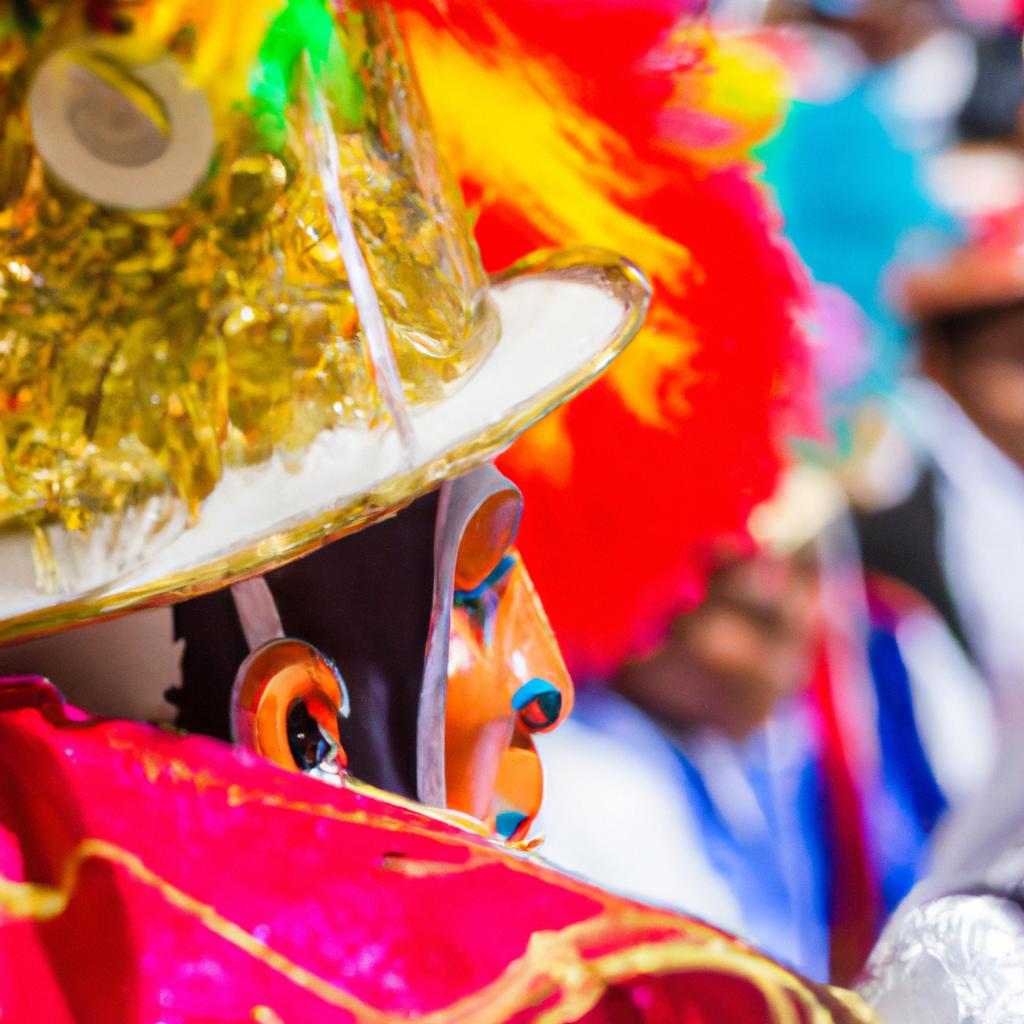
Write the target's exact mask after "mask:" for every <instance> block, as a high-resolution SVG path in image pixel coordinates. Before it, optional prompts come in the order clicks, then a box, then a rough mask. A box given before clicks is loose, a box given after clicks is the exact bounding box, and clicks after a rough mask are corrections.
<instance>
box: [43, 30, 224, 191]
mask: <svg viewBox="0 0 1024 1024" xmlns="http://www.w3.org/2000/svg"><path fill="white" fill-rule="evenodd" d="M28 109H29V116H30V117H31V120H32V134H33V137H34V140H35V145H36V149H37V150H38V151H39V154H40V156H42V158H43V161H44V162H45V163H46V166H47V168H48V169H49V170H50V171H51V172H52V173H53V174H54V175H55V176H56V177H57V178H59V179H60V180H61V181H62V182H64V183H65V184H66V185H69V186H70V187H71V188H73V189H74V190H75V191H76V192H79V193H81V194H82V195H83V196H85V197H86V198H88V199H91V200H92V201H93V202H95V203H99V204H100V205H102V206H113V207H118V208H121V209H128V210H159V209H164V208H166V207H168V206H173V205H174V204H175V203H178V202H180V201H181V200H182V199H184V198H185V197H186V196H188V195H189V194H190V193H191V192H192V190H193V189H194V188H195V187H196V185H197V184H198V183H199V182H200V181H201V180H202V179H203V177H204V176H205V175H206V173H207V171H208V170H209V167H210V161H211V160H212V158H213V150H214V145H215V141H216V140H215V136H214V130H213V118H212V116H211V114H210V107H209V104H208V103H207V100H206V96H205V95H204V93H203V92H202V90H201V89H197V88H195V87H194V86H192V85H190V84H189V83H188V81H187V80H186V76H185V71H184V68H183V67H182V66H181V64H180V63H178V61H176V60H175V59H174V58H172V57H164V58H162V59H160V60H158V61H154V62H153V63H151V64H145V65H140V66H138V67H128V66H127V65H125V64H123V63H121V62H119V61H118V60H117V58H116V57H115V56H113V55H112V54H109V53H105V52H104V51H103V50H102V49H98V48H97V49H94V50H91V51H90V50H88V49H86V48H85V47H84V46H83V45H82V44H76V45H73V46H68V47H65V48H63V49H61V50H58V51H56V52H55V53H53V54H51V55H50V56H49V57H48V58H47V59H46V61H44V63H43V65H42V66H41V67H40V69H39V71H38V73H37V74H36V77H35V80H34V81H33V83H32V88H31V90H30V92H29V97H28Z"/></svg>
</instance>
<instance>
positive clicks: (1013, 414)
mask: <svg viewBox="0 0 1024 1024" xmlns="http://www.w3.org/2000/svg"><path fill="white" fill-rule="evenodd" d="M925 370H926V372H927V373H928V374H929V376H931V377H932V378H933V379H934V380H936V381H937V382H938V383H939V384H941V385H942V387H943V388H945V390H946V391H947V392H948V393H949V394H950V395H952V397H953V398H955V399H956V401H957V402H958V403H959V404H960V406H961V408H962V409H963V410H964V412H966V413H967V415H968V416H970V418H971V419H972V420H973V421H974V423H975V425H976V426H977V427H978V429H979V430H981V432H982V433H983V434H984V435H985V436H986V437H987V438H988V439H989V440H990V441H992V443H993V444H995V445H996V446H997V447H998V448H999V449H1000V450H1001V451H1002V452H1003V453H1004V454H1005V455H1007V456H1009V458H1011V459H1013V461H1014V462H1016V463H1017V465H1018V466H1020V467H1021V468H1022V469H1024V303H1020V304H1017V305H1015V306H1010V307H1008V308H1006V309H1002V310H997V311H994V312H992V313H991V314H990V315H988V316H986V317H984V318H983V319H980V320H978V321H977V322H976V323H975V324H974V325H972V326H971V328H970V329H969V330H968V331H967V332H966V333H965V334H964V336H963V337H961V338H958V339H957V340H956V341H954V342H949V341H948V340H946V339H944V338H932V339H930V340H929V341H928V342H927V345H926V349H925Z"/></svg>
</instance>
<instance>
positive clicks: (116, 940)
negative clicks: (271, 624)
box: [0, 679, 869, 1024]
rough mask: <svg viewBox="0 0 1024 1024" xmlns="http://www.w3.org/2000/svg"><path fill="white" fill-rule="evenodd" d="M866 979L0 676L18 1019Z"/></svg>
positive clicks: (466, 1011) (753, 995)
mask: <svg viewBox="0 0 1024 1024" xmlns="http://www.w3.org/2000/svg"><path fill="white" fill-rule="evenodd" d="M441 920H443V921H444V925H445V926H444V927H443V928H438V926H437V925H438V922H439V921H441ZM851 999H852V997H849V996H843V997H842V998H840V997H839V996H838V995H837V994H836V993H834V992H832V991H830V990H827V989H824V988H821V987H817V986H814V985H812V984H811V983H810V982H807V981H804V980H803V979H801V978H799V977H798V976H796V975H794V974H792V973H790V972H789V971H787V970H785V969H784V968H782V967H780V966H778V965H776V964H774V963H772V962H771V961H770V960H768V959H766V958H765V957H763V956H761V955H759V954H757V953H756V952H754V951H752V950H751V949H749V948H748V947H746V946H745V945H743V944H742V943H740V942H738V941H737V940H734V939H731V938H729V937H728V936H726V935H724V934H722V933H720V932H718V931H716V930H715V929H712V928H710V927H708V926H707V925H704V924H702V923H700V922H697V921H695V920H692V919H689V918H685V917H680V916H677V915H674V914H670V913H666V912H663V911H657V910H653V909H650V908H646V907H644V906H642V905H640V904H637V903H633V902H631V901H628V900H623V899H619V898H617V897H613V896H610V895H608V894H605V893H602V892H600V891H599V890H597V889H594V888H591V887H589V886H586V885H584V884H582V883H579V882H577V881H574V880H572V879H569V878H567V877H565V876H563V875H561V874H559V873H557V872H555V871H553V870H551V869H549V868H546V867H544V866H542V865H539V864H537V863H536V862H535V861H533V860H532V859H531V858H530V857H529V855H528V854H527V853H525V852H522V853H517V852H516V851H514V850H509V849H508V848H507V847H503V846H499V845H498V844H495V843H492V842H490V841H488V840H486V839H484V838H482V837H480V836H478V835H474V834H473V833H471V832H469V831H467V830H466V829H464V828H462V827H460V826H459V824H458V823H457V822H454V821H451V820H445V819H444V818H442V817H440V816H430V815H428V814H426V813H424V812H423V810H422V809H421V808H417V807H414V806H413V805H411V804H406V803H404V802H402V801H400V800H396V799H392V798H389V799H385V798H384V797H383V795H381V794H377V793H367V792H357V791H353V790H351V789H344V788H334V787H331V786H328V785H325V784H324V783H322V782H319V781H316V780H313V779H309V778H306V777H304V776H301V775H299V774H297V773H288V772H284V771H282V770H280V769H278V768H275V767H274V766H273V765H271V764H269V763H267V762H266V761H264V760H262V759H260V758H257V757H255V756H252V755H250V754H247V753H245V752H243V751H241V750H238V749H234V748H231V747H229V746H227V745H225V744H221V743H219V742H217V741H214V740H209V739H205V738H201V737H183V736H180V735H178V734H176V733H172V732H166V731H160V730H157V729H153V728H151V727H148V726H144V725H139V724H137V723H129V722H123V721H95V720H89V719H87V718H86V717H85V716H84V715H82V714H80V713H78V712H76V711H74V710H73V709H71V708H70V707H66V706H65V705H64V704H63V703H62V701H61V699H60V697H59V695H58V694H57V693H56V691H55V690H54V689H53V688H52V687H50V686H49V684H47V683H45V682H43V681H41V680H37V679H15V680H9V681H5V682H4V683H2V684H0V1007H2V1008H3V1010H4V1019H5V1020H9V1021H14V1022H20V1021H28V1020H40V1019H45V1020H47V1021H49V1022H52V1024H63V1022H65V1021H69V1022H70V1021H75V1022H81V1021H112V1020H117V1021H121V1022H125V1024H129V1022H134V1021H139V1022H142V1021H151V1020H155V1019H157V1018H158V1017H159V1019H161V1020H167V1021H170V1020H174V1021H195V1020H199V1019H202V1020H218V1021H253V1020H256V1021H291V1020H302V1019H312V1018H313V1016H314V1015H317V1014H319V1015H320V1018H321V1019H330V1020H358V1021H374V1022H390V1021H394V1022H396V1024H397V1022H398V1021H405V1020H408V1019H409V1018H411V1017H415V1018H421V1019H426V1020H431V1021H449V1020H451V1021H456V1020H457V1021H479V1022H494V1024H498V1022H503V1021H534V1020H537V1021H540V1020H544V1021H573V1020H586V1021H591V1022H598V1021H612V1020H622V1019H630V1020H637V1021H640V1020H655V1019H659V1020H667V1019H670V1018H671V1019H673V1020H679V1019H685V1020H688V1021H694V1022H700V1021H712V1020H713V1021H731V1020H735V1021H760V1020H765V1021H769V1020H794V1021H797V1020H800V1021H803V1020H807V1021H810V1020H815V1021H818V1020H824V1021H831V1020H834V1021H843V1022H848V1021H857V1020H867V1019H869V1018H868V1017H867V1016H865V1011H862V1010H861V1009H860V1008H859V1006H858V1005H854V1004H853V1002H851ZM199 1008H201V1011H200V1010H199ZM197 1013H198V1014H199V1016H197ZM325 1013H327V1014H329V1016H328V1017H326V1018H325V1017H324V1016H323V1015H324V1014H325ZM623 1014H625V1018H624V1017H623Z"/></svg>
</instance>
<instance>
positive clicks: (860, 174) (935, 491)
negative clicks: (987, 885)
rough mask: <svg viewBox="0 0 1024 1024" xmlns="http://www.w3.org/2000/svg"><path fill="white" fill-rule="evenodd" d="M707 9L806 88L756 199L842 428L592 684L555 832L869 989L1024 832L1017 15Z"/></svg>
mask: <svg viewBox="0 0 1024 1024" xmlns="http://www.w3.org/2000/svg"><path fill="white" fill-rule="evenodd" d="M711 11H712V17H713V19H714V20H715V22H716V26H717V27H718V28H720V29H721V30H722V31H723V32H724V33H726V34H729V33H733V34H736V35H738V36H743V37H746V38H747V39H749V40H750V41H751V42H752V43H753V44H755V45H756V46H757V47H759V48H761V50H762V52H763V53H765V54H768V55H770V57H771V59H772V60H774V61H777V62H778V65H779V66H780V67H781V68H782V71H783V76H784V81H785V92H786V113H785V117H784V119H783V121H782V123H781V125H780V127H779V128H778V130H777V131H775V132H774V134H773V135H772V136H771V137H770V138H769V139H768V140H767V141H766V142H765V143H764V144H763V145H761V146H760V148H759V150H758V151H757V153H756V158H757V161H758V171H757V174H758V180H759V182H760V183H761V186H762V187H763V189H764V190H765V191H766V192H767V194H768V196H769V201H770V202H771V203H772V204H773V205H774V207H775V208H776V209H777V210H778V212H779V213H780V215H781V217H782V218H783V225H784V226H783V232H784V235H785V237H786V239H787V241H788V244H789V245H790V246H791V247H792V250H793V251H794V252H795V253H797V254H798V255H799V257H800V259H801V260H802V261H803V263H804V264H805V265H806V267H807V268H808V272H809V275H810V288H811V293H810V298H809V300H808V301H807V303H806V304H805V305H806V308H805V310H804V313H803V316H804V318H805V322H804V323H803V325H802V327H803V330H804V332H805V335H806V339H807V343H808V345H809V347H810V351H811V355H812V363H813V374H812V377H813V380H812V381H811V382H809V383H808V385H807V386H808V387H809V388H810V389H812V390H813V392H814V395H813V398H814V403H815V404H816V406H817V408H818V409H819V410H820V420H821V422H820V429H818V430H814V431H807V430H805V431H803V432H802V433H801V432H797V436H792V437H790V439H789V440H788V442H787V444H788V454H789V459H788V469H787V471H786V473H785V474H784V478H783V480H782V482H781V484H780V486H779V488H778V490H777V493H776V494H775V495H774V497H773V498H772V499H771V500H770V501H768V502H767V503H764V504H762V505H761V506H759V507H758V508H757V509H755V511H754V513H753V515H752V517H751V520H750V533H751V537H752V538H753V541H752V542H751V543H748V544H739V545H736V544H724V543H723V544H722V545H721V547H720V549H716V550H714V551H712V552H711V553H710V554H709V558H710V560H711V573H710V583H709V585H708V588H707V593H706V595H705V596H704V597H703V599H702V600H701V601H700V603H698V604H696V606H694V605H693V604H692V602H691V603H690V604H685V603H682V602H681V603H680V605H679V607H678V612H677V614H676V615H675V617H674V618H673V619H672V621H671V625H670V626H669V628H668V632H667V636H665V637H664V638H663V640H662V641H661V642H660V643H657V644H653V645H651V647H650V650H649V652H648V653H646V654H644V656H642V657H637V656H631V657H629V658H627V659H626V660H624V661H622V663H621V664H619V665H617V666H616V667H615V668H613V669H611V670H609V671H606V672H603V673H600V678H594V679H591V680H582V681H581V682H582V684H583V685H581V686H580V693H579V700H578V707H577V709H576V711H575V712H574V715H573V717H572V719H571V720H570V722H569V723H568V725H567V726H566V728H564V729H563V730H561V731H559V732H557V733H554V734H552V735H551V736H549V737H544V738H543V739H544V744H543V746H542V748H541V754H542V757H543V759H544V761H545V763H546V765H547V768H548V771H547V772H546V780H547V781H546V787H547V788H546V795H545V806H544V811H543V812H542V821H541V822H540V828H539V831H541V832H543V833H545V835H546V842H545V846H544V851H545V855H546V856H547V857H548V858H549V859H551V860H553V861H555V862H556V863H558V864H560V865H562V866H564V867H566V868H567V869H569V870H571V871H573V872H575V873H578V874H580V875H582V876H584V877H587V878H591V879H594V880H596V881H598V882H600V883H602V884H604V885H606V886H608V887H611V888H614V889H618V890H620V891H622V892H625V893H627V894H629V895H633V896H636V897H638V898H642V899H644V900H648V901H652V902H655V903H659V904H663V905H668V906H672V907H676V908H680V909H683V910H686V911H689V912H691V913H695V914H697V915H699V916H702V917H705V918H707V919H708V920H710V921H712V922H713V923H715V924H719V925H721V926H723V927H726V928H729V929H734V930H737V931H738V932H739V933H740V934H742V935H744V936H746V937H747V938H749V939H750V941H752V942H754V943H755V944H757V945H759V946H762V947H764V948H766V949H767V950H768V951H769V952H771V953H772V954H774V955H775V956H777V957H779V958H781V959H782V960H784V961H786V962H788V963H791V964H794V965H795V966H797V967H798V968H800V969H801V970H803V971H805V972H806V973H807V974H809V975H811V976H812V977H815V978H819V979H832V980H833V981H837V982H849V981H850V980H851V979H852V978H853V977H854V976H855V975H856V973H857V971H858V969H859V968H860V967H861V966H862V964H863V962H864V958H865V957H866V955H867V953H868V951H869V950H870V948H871V945H872V943H873V942H874V941H875V939H876V937H877V935H878V932H879V929H880V928H881V927H882V925H883V923H884V921H885V920H886V918H887V916H888V915H890V914H891V913H892V911H893V910H894V909H895V908H896V906H897V905H898V904H899V903H900V901H901V900H903V899H904V898H905V897H906V895H907V893H908V892H910V890H911V889H912V887H913V886H914V885H915V883H916V882H918V881H919V880H920V879H921V878H923V877H925V876H930V877H932V878H933V879H934V878H935V877H941V876H942V875H943V873H944V872H945V873H947V874H952V873H955V872H956V871H960V870H963V869H964V867H965V865H969V864H970V863H971V862H972V858H975V859H976V858H978V857H981V856H982V850H983V848H984V847H985V845H986V844H989V845H991V844H992V843H994V842H998V838H999V835H1000V834H1003V833H1005V832H1006V831H1007V830H1008V829H1012V828H1013V827H1015V826H1014V824H1013V821H1012V820H1011V819H1013V817H1014V814H1015V813H1016V812H1015V811H1014V810H1013V808H1015V807H1024V772H1021V771H1020V770H1019V766H1018V765H1017V764H1016V760H1017V758H1018V757H1019V755H1018V754H1017V749H1018V747H1019V746H1020V744H1019V741H1018V742H1015V741H1014V736H1015V735H1016V736H1019V735H1020V733H1019V732H1018V729H1021V728H1024V623H1022V617H1024V540H1022V538H1021V525H1022V524H1024V120H1022V117H1024V113H1022V102H1024V66H1022V59H1021V11H1020V5H1019V4H1016V3H1013V2H1010V0H960V2H953V0H719V2H718V3H713V4H712V7H711ZM739 301H742V299H740V300H739ZM588 682H590V683H592V684H594V685H586V684H587V683H588ZM1008 808H1009V810H1008Z"/></svg>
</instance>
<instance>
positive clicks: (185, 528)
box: [0, 0, 648, 640]
mask: <svg viewBox="0 0 1024 1024" xmlns="http://www.w3.org/2000/svg"><path fill="white" fill-rule="evenodd" d="M0 69H3V70H2V71H0V75H2V76H3V89H2V92H0V406H2V410H3V411H2V418H0V565H2V567H3V584H2V586H0V640H6V639H11V638H16V637H20V636H26V635H29V634H33V633H40V632H45V631H48V630H52V629H56V628H59V627H62V626H65V625H70V624H75V623H79V622H84V621H87V620H89V619H92V618H95V617H99V616H102V615H106V614H113V613H117V612H121V611H124V610H127V609H129V608H132V607H134V606H137V605H141V604H146V603H159V602H165V601H171V600H175V599H177V598H181V597H186V596H192V595H195V594H197V593H200V592H203V591H204V590H209V589H212V588H215V587H219V586H222V585H224V584H226V583H228V582H230V581H232V580H235V579H240V578H242V577H245V576H247V575H252V574H254V573H258V572H261V571H263V570H265V569H267V568H269V567H271V566H273V565H276V564H280V563H282V562H284V561H287V560H288V559H291V558H294V557H297V556H299V555H301V554H303V553H305V552H307V551H309V550H312V549H313V548H315V547H316V546H318V545H320V544H322V543H324V542H326V541H328V540H330V539H332V538H335V537H337V536H340V535H342V534H344V533H346V532H351V531H352V530H355V529H358V528H360V527H362V526H364V525H366V524H368V523H370V522H372V521H374V520H375V519H378V518H380V517H382V516H385V515H388V514H389V513H391V512H393V511H395V510H396V509H398V508H400V507H402V506H403V505H405V504H407V503H408V502H409V501H410V500H412V499H413V498H414V497H416V496H417V495H419V494H421V493H423V492H424V491H426V490H429V489H430V488H432V487H433V486H435V485H436V484H437V483H438V482H439V481H441V480H443V479H446V478H449V477H452V476H455V475H458V474H460V473H463V472H465V471H466V470H468V469H470V468H472V467H473V466H475V465H477V464H479V463H480V462H482V461H484V460H486V459H487V458H489V457H490V456H493V455H494V454H496V453H497V452H499V451H500V450H502V449H503V448H505V447H506V446H507V445H508V444H509V443H511V441H512V440H513V439H514V438H515V437H516V435H517V434H518V433H519V432H520V431H522V430H523V429H524V428H526V427H527V426H529V425H530V424H531V423H533V422H534V421H535V420H537V419H538V418H539V417H541V416H543V415H544V414H545V413H546V412H548V411H550V410H551V409H552V408H554V407H555V406H557V405H558V404H560V403H561V402H563V401H565V400H566V399H568V398H569V397H571V396H572V395H573V394H575V393H576V392H577V391H579V390H580V389H581V388H583V387H585V386H586V384H588V383H589V382H590V381H591V380H592V379H593V378H594V377H595V376H596V375H597V374H598V373H599V372H600V371H601V370H602V369H603V368H604V366H605V365H606V364H607V363H608V361H609V360H611V359H612V358H613V357H614V356H615V355H616V354H617V353H618V352H619V351H621V350H622V348H623V347H624V346H625V345H626V344H627V343H628V341H629V340H630V338H631V337H632V335H633V334H634V333H635V331H636V329H637V328H638V326H639V324H640V321H641V319H642V316H643V312H644V309H645V305H646V301H647V296H648V287H647V284H646V282H645V281H644V279H643V277H642V275H641V274H640V273H639V272H638V271H637V270H636V268H635V267H633V266H632V265H631V264H630V263H629V262H628V261H626V260H624V259H621V258H619V257H617V256H614V255H612V254H609V253H605V252H602V251H597V250H576V251H569V252H565V251H563V252H557V253H546V254H538V255H536V256H534V257H532V258H529V259H527V260H526V261H524V262H522V263H520V264H518V265H516V266H515V267H513V268H511V269H510V270H509V271H507V272H505V273H503V274H501V275H499V276H497V277H496V278H491V279H488V278H487V277H486V276H485V275H484V273H483V271H482V270H481V267H480V263H479V257H478V254H477V252H476V248H475V245H474V244H473V241H472V237H471V234H470V229H469V226H468V223H467V218H466V214H465V211H464V210H463V207H462V205H461V201H460V198H459V197H458V194H457V190H456V189H455V188H454V187H453V186H452V184H451V183H450V182H449V180H448V178H447V176H446V173H445V170H444V168H443V167H442V166H441V165H440V162H439V160H438V158H437V156H436V154H435V152H434V149H433V145H432V141H431V137H430V130H429V125H428V123H427V119H426V116H425V114H424V112H423V109H422V105H421V102H420V99H419V94H418V89H417V85H416V81H415V78H414V76H413V75H412V73H411V70H410V68H409V65H408V62H407V61H406V58H405V53H404V48H403V44H402V40H401V38H400V36H399V35H398V33H397V31H396V29H395V27H394V23H393V20H392V18H391V15H390V12H389V10H388V9H387V7H386V6H384V5H382V4H380V3H378V2H376V0H365V2H357V3H350V4H347V5H346V6H345V9H344V12H342V13H339V11H338V10H336V9H335V8H334V7H333V6H331V5H328V4H325V3H323V2H322V0H258V2H256V3H245V4H243V3H240V2H237V0H222V2H220V3H217V4H198V3H191V2H188V0H144V2H142V3H135V4H132V5H130V6H129V5H124V6H121V5H97V4H88V3H85V2H81V3H80V2H78V0H69V2H66V3H51V2H39V3H35V4H24V5H18V6H17V7H15V8H14V9H13V10H12V12H11V15H10V16H9V18H8V20H7V21H5V22H2V23H0Z"/></svg>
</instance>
